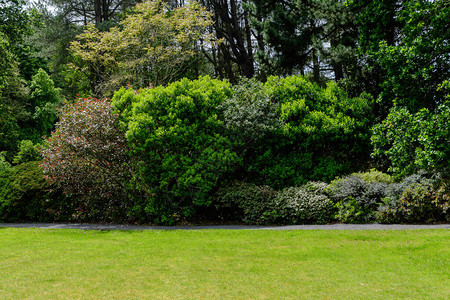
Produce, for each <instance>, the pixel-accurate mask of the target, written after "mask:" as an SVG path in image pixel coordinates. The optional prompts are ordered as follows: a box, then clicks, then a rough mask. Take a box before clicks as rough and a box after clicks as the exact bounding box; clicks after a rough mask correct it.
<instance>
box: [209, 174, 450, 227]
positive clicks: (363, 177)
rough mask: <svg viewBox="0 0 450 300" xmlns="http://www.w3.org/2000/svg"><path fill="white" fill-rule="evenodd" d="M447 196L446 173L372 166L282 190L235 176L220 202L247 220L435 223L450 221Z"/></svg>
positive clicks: (223, 210)
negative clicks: (397, 176)
mask: <svg viewBox="0 0 450 300" xmlns="http://www.w3.org/2000/svg"><path fill="white" fill-rule="evenodd" d="M449 200H450V188H449V184H448V181H445V180H442V178H429V177H428V176H426V174H424V173H420V174H415V175H412V176H409V177H406V178H405V179H404V180H402V181H401V182H398V183H395V182H393V181H392V178H391V177H390V176H389V175H387V174H383V173H381V172H378V171H375V170H372V171H370V172H366V173H354V174H352V175H349V176H346V177H342V178H338V179H336V180H334V181H332V182H331V183H329V184H328V183H324V182H308V183H307V184H305V185H302V186H300V187H289V188H286V189H283V190H281V191H275V190H273V189H271V188H270V187H268V186H257V185H255V184H249V183H242V182H235V183H233V184H232V185H230V186H227V187H225V188H222V189H221V190H219V192H218V194H217V201H216V205H217V210H218V212H219V213H220V216H221V217H222V218H224V219H228V220H230V219H232V220H235V221H243V222H245V223H249V224H322V223H328V222H342V223H370V222H379V223H432V222H441V221H444V222H445V221H450V218H449V214H448V210H449V203H450V202H449Z"/></svg>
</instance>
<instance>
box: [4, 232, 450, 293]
mask: <svg viewBox="0 0 450 300" xmlns="http://www.w3.org/2000/svg"><path fill="white" fill-rule="evenodd" d="M0 258H1V259H0V276H1V278H0V298H1V299H23V298H33V299H34V298H36V299H49V298H50V299H73V298H76V299H92V298H106V299H124V298H134V299H142V298H147V299H150V298H151V299H155V298H156V299H161V298H162V299H190V298H193V299H211V298H213V299H249V298H253V299H280V298H284V299H296V298H297V299H298V298H315V299H317V298H320V299H324V298H325V299H343V298H345V299H371V298H378V299H386V298H410V299H413V298H414V299H450V271H449V270H450V231H449V230H445V229H444V230H411V231H406V230H405V231H316V230H314V231H271V230H267V231H264V230H257V231H253V230H242V231H237V230H236V231H235V230H199V231H181V230H176V231H81V230H49V229H10V228H8V229H6V228H0Z"/></svg>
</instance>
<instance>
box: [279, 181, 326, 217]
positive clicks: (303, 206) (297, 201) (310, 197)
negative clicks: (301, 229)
mask: <svg viewBox="0 0 450 300" xmlns="http://www.w3.org/2000/svg"><path fill="white" fill-rule="evenodd" d="M273 212H274V213H273V214H274V215H273V217H275V219H274V220H273V222H274V223H282V224H324V223H328V222H329V221H331V216H332V215H333V203H332V202H331V201H330V199H328V197H327V196H325V195H323V194H320V193H315V192H313V191H311V190H308V188H304V187H290V188H287V189H284V190H283V191H281V192H279V193H278V194H277V196H276V197H275V201H274V207H273Z"/></svg>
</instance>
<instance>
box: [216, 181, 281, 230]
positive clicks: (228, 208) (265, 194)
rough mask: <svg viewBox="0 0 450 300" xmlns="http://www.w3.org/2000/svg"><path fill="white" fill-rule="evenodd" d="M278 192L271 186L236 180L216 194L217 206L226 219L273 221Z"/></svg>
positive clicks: (266, 222) (222, 216)
mask: <svg viewBox="0 0 450 300" xmlns="http://www.w3.org/2000/svg"><path fill="white" fill-rule="evenodd" d="M276 196H277V192H276V191H275V190H273V189H272V188H271V187H269V186H258V185H255V184H251V183H245V182H234V183H232V184H230V185H228V186H226V187H222V188H221V189H219V191H218V192H217V194H216V197H215V206H216V209H217V210H218V213H219V216H220V217H221V218H222V219H225V220H232V221H238V222H241V221H243V222H245V223H248V224H268V223H269V224H270V223H272V222H273V214H272V212H273V205H274V199H275V197H276Z"/></svg>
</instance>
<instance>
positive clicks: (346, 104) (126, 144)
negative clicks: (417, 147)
mask: <svg viewBox="0 0 450 300" xmlns="http://www.w3.org/2000/svg"><path fill="white" fill-rule="evenodd" d="M372 105H373V103H372V100H371V98H370V97H369V96H366V95H362V96H361V97H358V98H349V97H347V96H346V94H345V93H344V92H343V91H342V90H340V89H339V88H338V87H337V86H336V85H335V84H334V83H329V84H328V85H327V86H326V87H325V88H323V87H319V86H318V85H316V84H313V83H311V82H310V81H308V80H306V79H305V78H303V77H296V76H294V77H289V78H277V77H270V78H269V79H268V80H267V82H266V83H264V84H263V83H260V82H257V81H254V80H244V81H243V82H242V83H241V84H240V85H237V86H231V85H230V84H229V83H227V82H224V81H220V80H215V79H211V78H209V77H201V78H200V79H198V80H194V81H191V80H187V79H184V80H181V81H178V82H175V83H172V84H169V85H168V86H166V87H163V86H159V87H156V88H148V89H141V90H133V89H132V88H122V89H121V90H119V91H117V92H116V93H115V95H114V97H113V99H112V100H108V99H103V100H98V99H93V98H87V99H82V98H80V99H77V100H76V101H75V102H74V103H67V104H66V105H65V106H64V107H62V109H60V111H59V114H60V115H59V117H60V119H59V122H58V123H57V124H56V130H55V131H54V132H53V133H52V136H51V137H50V138H48V139H47V140H46V141H45V142H44V144H43V145H42V146H39V147H37V146H35V145H33V143H32V142H31V141H23V142H22V143H21V144H20V151H19V153H18V154H17V156H16V157H15V158H14V160H13V162H14V164H15V165H14V166H11V165H10V164H9V163H7V162H6V161H5V160H4V158H3V156H0V157H1V159H2V160H1V161H0V183H1V185H0V218H1V219H2V220H10V221H14V220H77V221H100V222H140V223H149V222H150V223H158V224H174V223H176V222H180V221H183V220H192V219H195V218H198V217H202V218H203V219H204V218H207V219H216V220H217V219H222V220H225V221H238V222H245V223H250V224H303V223H327V222H334V221H338V222H348V223H365V222H374V221H378V222H387V223H390V222H435V221H441V220H445V219H446V218H448V217H447V216H448V213H447V210H448V197H449V187H448V176H444V177H442V178H438V177H437V176H436V175H435V176H434V177H433V176H425V175H424V174H420V173H418V174H416V175H413V176H409V177H406V178H404V175H406V174H403V173H397V175H398V176H397V177H395V179H396V180H397V183H395V182H394V177H391V176H389V175H387V174H384V173H382V172H378V171H371V172H366V173H352V172H355V171H357V170H360V169H362V168H365V164H366V163H367V162H368V161H369V153H370V137H371V132H370V127H371V126H372V125H373V120H372V119H371V110H372ZM445 108H446V106H442V109H441V112H442V113H441V115H439V118H437V119H436V120H439V122H437V121H436V122H433V120H434V119H433V118H431V117H430V118H428V117H429V115H428V114H427V113H426V112H421V114H420V115H418V117H417V118H419V117H422V116H425V115H426V116H427V118H428V119H427V118H425V117H424V118H425V119H426V120H425V119H423V120H422V119H420V120H422V121H421V122H419V123H420V124H422V125H423V128H425V129H427V130H436V129H435V127H436V126H441V127H442V126H443V124H444V123H445V122H446V120H447V118H448V116H449V114H448V113H447V111H446V110H445ZM394 113H395V112H393V114H394ZM403 115H405V114H403ZM403 115H402V116H403ZM409 117H410V118H414V116H412V115H410V116H409ZM392 118H393V119H392V120H390V121H389V122H388V121H386V123H383V124H382V125H380V126H381V127H377V128H376V130H375V134H374V135H373V136H372V140H374V138H375V139H376V140H377V141H378V144H376V145H378V146H377V147H380V149H381V145H382V147H389V143H393V145H394V146H397V145H398V144H396V143H395V133H394V132H391V131H392V130H391V129H390V128H391V127H392V124H394V123H395V122H399V120H402V119H401V118H396V117H394V116H392ZM394 121H395V122H394ZM432 123H433V124H437V125H433V124H432ZM383 126H384V127H383ZM433 126H434V127H433ZM430 128H431V129H430ZM433 128H434V129H433ZM425 129H423V131H424V132H425V133H426V132H428V131H426V130H425ZM417 130H419V131H420V128H419V129H417ZM430 132H431V131H430ZM383 134H386V136H385V137H384V136H383ZM383 138H384V139H383ZM439 138H440V139H444V138H445V133H444V134H442V135H441V136H440V137H439ZM404 141H406V140H404ZM421 141H422V139H421ZM381 143H383V144H381ZM419 144H420V143H419ZM422 144H423V143H422ZM434 145H437V146H436V147H438V148H436V149H441V150H439V151H440V152H436V153H438V155H435V156H426V155H425V154H427V153H429V152H430V153H431V152H433V151H434V149H435V148H429V149H428V148H427V149H423V150H421V151H420V153H419V154H418V155H421V157H422V158H424V160H423V161H424V162H427V163H428V164H430V165H431V164H433V163H434V162H435V164H433V168H432V171H433V172H434V173H433V174H439V171H441V172H443V171H445V170H447V169H446V165H445V163H444V162H443V161H444V160H445V157H446V155H447V154H448V151H447V150H448V149H444V148H442V147H441V146H440V144H439V143H438V141H435V142H434ZM406 146H407V144H405V143H404V144H402V147H406ZM439 147H440V148H439ZM38 149H40V150H39V151H38ZM378 150H379V149H378ZM427 151H428V152H427ZM446 151H447V152H446ZM383 153H388V154H389V155H390V159H393V157H397V156H396V154H395V153H396V152H395V151H393V152H389V151H387V150H386V151H385V152H383ZM433 153H434V152H433ZM446 153H447V154H446ZM40 155H42V162H40V163H38V162H36V161H35V160H38V159H39V156H40ZM425 158H426V159H425ZM401 159H403V158H401ZM409 170H410V171H414V170H415V169H414V168H409ZM350 173H352V175H350V176H344V177H340V178H338V177H337V176H339V175H341V174H350ZM442 174H444V175H445V172H444V173H442ZM401 176H403V178H404V179H403V180H400V181H399V179H400V178H401ZM336 178H337V179H336ZM44 179H46V180H44ZM333 179H334V180H333ZM22 182H25V183H24V184H22Z"/></svg>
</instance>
